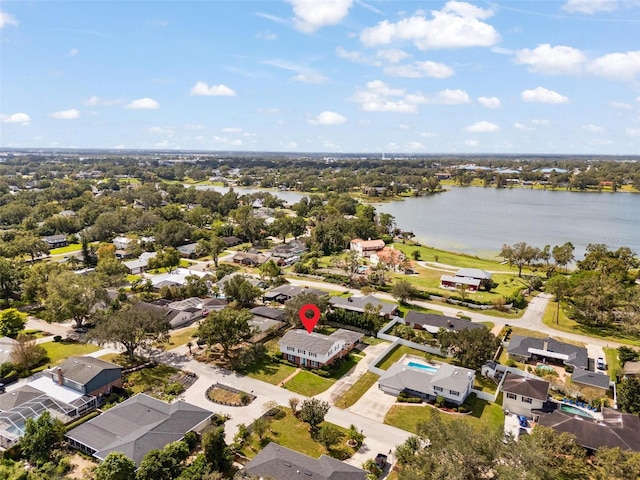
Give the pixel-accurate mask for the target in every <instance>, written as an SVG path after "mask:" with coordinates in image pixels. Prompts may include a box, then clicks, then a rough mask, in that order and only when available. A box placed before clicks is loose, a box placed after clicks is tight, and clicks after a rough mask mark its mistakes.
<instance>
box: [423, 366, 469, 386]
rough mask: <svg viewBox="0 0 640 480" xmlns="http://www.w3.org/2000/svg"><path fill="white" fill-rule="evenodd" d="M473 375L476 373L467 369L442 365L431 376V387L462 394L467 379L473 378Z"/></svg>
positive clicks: (467, 381)
mask: <svg viewBox="0 0 640 480" xmlns="http://www.w3.org/2000/svg"><path fill="white" fill-rule="evenodd" d="M475 374H476V372H474V371H473V370H470V369H468V368H464V367H457V366H455V365H451V364H449V363H442V364H440V368H438V371H437V372H436V373H435V374H434V375H433V380H431V385H434V386H437V387H442V388H446V389H449V390H454V391H458V392H462V391H464V389H465V388H467V385H468V384H469V379H470V378H472V377H474V376H475Z"/></svg>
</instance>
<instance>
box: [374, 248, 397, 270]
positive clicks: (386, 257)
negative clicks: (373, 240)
mask: <svg viewBox="0 0 640 480" xmlns="http://www.w3.org/2000/svg"><path fill="white" fill-rule="evenodd" d="M405 259H406V257H405V255H404V253H402V252H401V251H400V250H396V249H395V248H393V246H391V247H383V248H381V249H380V250H377V251H375V252H374V253H372V254H371V256H370V257H369V260H370V261H371V264H372V265H374V266H375V265H378V264H379V263H383V264H384V265H387V266H388V267H390V268H391V270H393V271H394V272H400V271H402V265H403V264H404V263H405Z"/></svg>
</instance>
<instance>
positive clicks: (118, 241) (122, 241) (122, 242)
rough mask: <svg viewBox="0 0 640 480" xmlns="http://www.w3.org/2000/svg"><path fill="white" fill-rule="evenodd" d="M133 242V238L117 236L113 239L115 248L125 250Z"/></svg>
mask: <svg viewBox="0 0 640 480" xmlns="http://www.w3.org/2000/svg"><path fill="white" fill-rule="evenodd" d="M134 242H135V240H133V239H132V238H127V237H121V236H118V237H115V238H114V239H113V246H114V247H116V250H126V249H127V248H129V247H130V246H131V245H133V243H134Z"/></svg>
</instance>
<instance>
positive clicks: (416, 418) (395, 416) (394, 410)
mask: <svg viewBox="0 0 640 480" xmlns="http://www.w3.org/2000/svg"><path fill="white" fill-rule="evenodd" d="M434 412H436V409H435V408H432V407H431V406H426V405H422V406H406V405H394V406H392V407H391V408H390V409H389V412H387V415H386V416H385V417H384V423H386V424H387V425H393V426H394V427H398V428H402V429H403V430H406V431H408V432H411V433H416V431H417V428H416V427H417V425H418V423H420V422H424V421H428V420H429V419H431V417H432V416H433V415H434ZM441 415H443V418H444V419H445V420H446V421H451V422H455V421H460V422H469V423H471V424H472V425H474V426H476V427H478V428H483V429H486V428H489V429H502V428H504V413H503V412H502V407H500V405H498V404H497V403H489V402H487V401H486V400H480V399H479V398H478V399H476V401H475V403H474V405H473V411H472V413H471V415H447V414H444V413H443V414H441Z"/></svg>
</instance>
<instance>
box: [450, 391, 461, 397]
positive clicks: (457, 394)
mask: <svg viewBox="0 0 640 480" xmlns="http://www.w3.org/2000/svg"><path fill="white" fill-rule="evenodd" d="M449 393H450V394H451V395H453V396H454V397H459V396H460V392H456V391H454V390H449Z"/></svg>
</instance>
